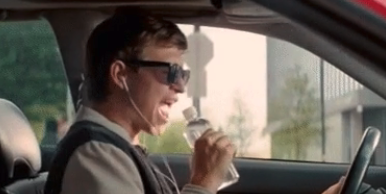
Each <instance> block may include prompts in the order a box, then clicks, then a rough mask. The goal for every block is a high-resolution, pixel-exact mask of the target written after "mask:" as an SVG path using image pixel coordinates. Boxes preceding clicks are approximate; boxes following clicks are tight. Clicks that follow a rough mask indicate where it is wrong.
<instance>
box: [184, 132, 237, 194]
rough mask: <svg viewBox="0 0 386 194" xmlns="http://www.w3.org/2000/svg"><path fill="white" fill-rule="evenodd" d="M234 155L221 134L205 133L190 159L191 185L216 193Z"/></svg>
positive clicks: (224, 136)
mask: <svg viewBox="0 0 386 194" xmlns="http://www.w3.org/2000/svg"><path fill="white" fill-rule="evenodd" d="M234 153H235V147H234V145H233V144H232V142H231V141H230V139H229V138H228V137H227V136H226V135H224V134H223V133H222V132H216V131H214V130H213V129H209V130H207V131H205V132H204V133H203V134H202V136H201V137H200V138H199V139H197V141H196V143H195V146H194V154H193V159H192V176H191V184H194V185H198V186H201V187H204V188H206V189H208V190H209V191H211V192H212V193H216V192H217V190H218V188H219V187H220V186H221V184H222V183H223V182H224V180H225V178H226V176H227V174H228V171H229V166H230V165H231V163H232V159H233V156H234Z"/></svg>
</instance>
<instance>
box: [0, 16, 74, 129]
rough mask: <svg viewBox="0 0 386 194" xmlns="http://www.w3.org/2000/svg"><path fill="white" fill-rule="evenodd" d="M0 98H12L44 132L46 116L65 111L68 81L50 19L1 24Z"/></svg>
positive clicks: (36, 126) (37, 127)
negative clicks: (49, 22) (47, 20)
mask: <svg viewBox="0 0 386 194" xmlns="http://www.w3.org/2000/svg"><path fill="white" fill-rule="evenodd" d="M0 37H1V44H0V59H1V60H0V68H1V71H0V83H1V85H2V87H0V98H5V99H8V100H11V101H12V102H13V103H15V104H16V105H17V106H18V107H20V109H21V110H22V111H23V112H24V113H25V114H26V116H27V117H28V118H29V120H30V121H31V123H32V125H33V126H34V127H35V128H34V129H35V131H36V132H37V134H39V135H38V136H41V135H42V131H43V130H42V126H44V124H43V123H44V119H45V118H46V117H49V116H52V115H60V114H65V107H66V92H67V83H66V77H65V74H64V73H63V72H64V71H63V70H64V69H63V63H62V60H61V55H60V53H59V50H58V46H57V43H56V38H55V36H54V34H53V32H52V30H51V28H50V25H49V24H48V22H46V21H44V20H42V21H31V22H11V23H8V22H7V23H2V24H0Z"/></svg>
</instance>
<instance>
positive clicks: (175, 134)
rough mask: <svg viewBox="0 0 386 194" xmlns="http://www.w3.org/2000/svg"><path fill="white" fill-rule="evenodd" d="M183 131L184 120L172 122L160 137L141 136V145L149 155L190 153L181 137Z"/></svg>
mask: <svg viewBox="0 0 386 194" xmlns="http://www.w3.org/2000/svg"><path fill="white" fill-rule="evenodd" d="M184 130H185V121H184V120H176V121H172V122H171V123H170V125H169V126H168V127H167V128H166V130H165V132H164V133H163V134H162V135H161V136H160V137H156V136H151V135H148V134H141V138H140V139H141V143H142V144H144V145H145V146H146V147H147V149H148V150H149V151H150V152H151V153H183V154H186V153H190V152H191V149H190V147H189V146H188V143H187V142H186V140H185V138H184V136H183V132H184Z"/></svg>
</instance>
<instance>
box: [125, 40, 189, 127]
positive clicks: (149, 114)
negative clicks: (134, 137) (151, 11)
mask: <svg viewBox="0 0 386 194" xmlns="http://www.w3.org/2000/svg"><path fill="white" fill-rule="evenodd" d="M182 58H183V51H182V50H179V49H178V48H176V47H166V48H165V47H158V46H149V47H146V48H145V49H144V50H143V55H142V60H143V61H152V62H167V63H172V64H178V65H180V66H182V65H183V59H182ZM168 72H169V68H168V67H140V68H138V72H135V73H133V74H131V75H130V76H129V77H128V86H129V88H130V94H131V97H132V99H133V101H134V103H135V104H136V106H137V107H138V109H139V110H140V111H141V113H142V114H143V116H144V117H145V118H146V119H147V120H148V121H149V122H150V123H151V124H152V125H153V126H155V128H151V127H149V125H148V123H146V122H145V121H144V119H142V118H141V117H137V118H136V119H135V120H136V121H138V123H133V124H134V125H137V126H136V127H140V128H141V129H143V130H144V131H146V132H147V133H150V134H153V135H159V134H161V133H162V131H163V130H162V129H163V127H164V126H165V124H166V123H167V122H168V120H169V113H170V109H171V108H172V106H173V105H174V103H176V102H177V101H178V94H179V93H182V92H184V87H185V85H184V83H183V82H180V83H179V84H177V83H174V84H168V83H167V79H168ZM180 81H181V80H180ZM134 111H135V110H134Z"/></svg>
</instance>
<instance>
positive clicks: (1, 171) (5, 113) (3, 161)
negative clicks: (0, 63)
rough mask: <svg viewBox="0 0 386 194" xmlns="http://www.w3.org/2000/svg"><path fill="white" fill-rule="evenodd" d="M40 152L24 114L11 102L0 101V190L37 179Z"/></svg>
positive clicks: (39, 166)
mask: <svg viewBox="0 0 386 194" xmlns="http://www.w3.org/2000/svg"><path fill="white" fill-rule="evenodd" d="M40 168H41V153H40V148H39V143H38V140H37V138H36V136H35V133H34V131H33V129H32V127H31V125H30V123H29V121H28V119H27V118H26V117H25V115H24V114H23V113H22V111H21V110H20V109H19V108H18V107H17V106H16V105H15V104H13V103H12V102H10V101H8V100H5V99H0V188H2V189H4V188H6V186H9V185H10V184H12V183H13V182H15V181H19V180H22V179H28V178H30V179H31V178H34V177H38V176H39V174H38V173H39V170H40Z"/></svg>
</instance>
